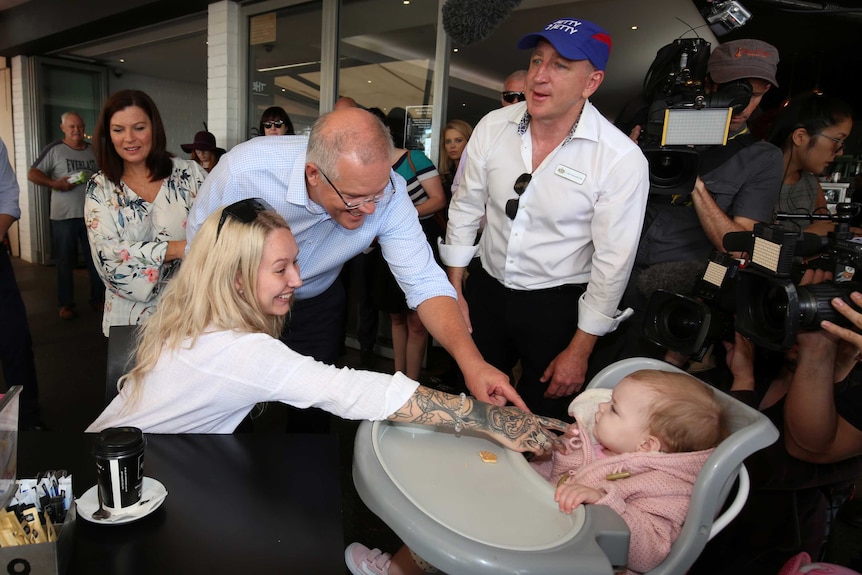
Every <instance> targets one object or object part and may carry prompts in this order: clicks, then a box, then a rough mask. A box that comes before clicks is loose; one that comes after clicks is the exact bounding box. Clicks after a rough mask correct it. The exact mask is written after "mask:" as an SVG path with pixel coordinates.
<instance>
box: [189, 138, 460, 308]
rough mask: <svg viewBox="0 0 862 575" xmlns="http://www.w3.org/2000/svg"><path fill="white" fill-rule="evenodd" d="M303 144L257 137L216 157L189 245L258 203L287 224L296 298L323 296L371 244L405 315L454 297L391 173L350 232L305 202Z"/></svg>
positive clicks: (198, 202)
mask: <svg viewBox="0 0 862 575" xmlns="http://www.w3.org/2000/svg"><path fill="white" fill-rule="evenodd" d="M307 143H308V138H306V137H305V136H262V137H257V138H252V139H251V140H249V141H247V142H243V143H242V144H239V145H238V146H235V147H234V148H233V149H231V151H230V152H229V153H227V154H225V155H224V156H222V158H221V159H220V160H219V163H218V164H217V165H216V167H215V168H214V169H213V171H212V172H211V173H210V174H209V176H207V178H206V180H205V181H204V184H203V187H202V188H201V190H200V192H199V193H198V196H197V198H196V200H195V203H194V206H192V210H191V212H190V213H189V219H188V228H187V230H186V238H187V240H188V242H189V245H191V242H192V240H193V239H194V236H195V232H196V231H197V229H198V228H199V227H200V226H201V224H202V223H203V221H204V220H205V219H206V218H207V216H209V215H210V214H211V213H213V212H215V211H216V210H219V209H220V208H222V207H224V206H227V205H230V204H232V203H234V202H236V201H239V200H243V199H246V198H263V199H264V200H266V201H267V202H269V203H270V205H272V207H273V208H275V209H276V211H278V213H280V214H281V215H282V216H283V217H284V219H285V220H287V223H288V224H289V225H290V229H291V230H292V231H293V235H294V236H295V237H296V242H297V244H298V245H299V274H300V276H301V277H302V282H303V283H302V287H301V288H299V289H298V290H296V298H297V299H298V300H303V299H308V298H312V297H314V296H316V295H319V294H321V293H323V292H324V291H325V290H326V289H327V288H328V287H329V286H331V285H332V283H333V282H334V281H335V279H336V278H337V277H338V273H339V272H340V271H341V267H342V266H343V265H344V263H345V262H347V261H348V260H350V259H351V258H353V257H354V256H355V255H357V254H359V253H361V252H362V251H363V250H365V249H366V248H367V247H368V246H370V245H371V242H373V241H374V238H378V241H379V242H380V246H381V248H382V249H383V257H384V258H385V259H386V261H387V262H388V263H389V267H390V268H391V269H392V273H393V275H394V276H395V279H396V280H397V281H398V285H400V286H401V289H402V290H403V291H404V293H405V294H406V295H407V305H409V306H410V307H411V308H412V309H415V308H416V307H417V306H418V305H419V304H420V303H422V302H423V301H425V300H427V299H430V298H432V297H435V296H441V295H442V296H450V297H453V298H454V297H455V290H454V289H453V288H452V285H451V284H450V283H449V281H448V279H447V278H446V274H445V273H443V270H442V269H440V266H438V265H437V263H436V262H435V261H434V256H433V254H432V252H431V246H429V245H428V241H427V240H426V238H425V234H424V233H423V231H422V227H421V226H420V225H419V218H418V216H417V214H416V208H414V207H413V204H412V203H411V201H410V198H409V197H408V196H407V192H406V189H405V185H404V179H403V178H402V177H401V176H398V175H397V174H395V172H392V174H391V176H392V181H393V182H395V186H396V189H395V192H394V194H393V193H392V189H391V187H389V188H387V193H388V195H387V197H386V198H385V199H384V200H383V201H381V202H380V203H379V204H377V208H376V209H375V210H374V213H373V214H370V215H367V216H365V221H364V222H363V223H362V225H361V226H360V227H359V228H358V229H356V230H348V229H345V228H343V227H342V226H341V225H339V224H338V223H337V222H335V221H334V220H333V219H332V218H331V217H330V216H329V214H328V213H327V212H326V211H325V210H324V209H323V207H322V206H320V205H318V204H317V203H315V202H313V201H312V200H311V199H310V198H309V197H308V192H307V190H306V188H305V149H306V145H307Z"/></svg>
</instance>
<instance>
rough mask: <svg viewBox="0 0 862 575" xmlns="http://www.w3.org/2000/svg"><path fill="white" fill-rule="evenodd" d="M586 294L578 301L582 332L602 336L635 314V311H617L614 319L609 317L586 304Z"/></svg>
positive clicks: (628, 309)
mask: <svg viewBox="0 0 862 575" xmlns="http://www.w3.org/2000/svg"><path fill="white" fill-rule="evenodd" d="M586 295H587V294H586V293H584V294H582V295H581V297H580V298H579V299H578V327H579V328H580V329H581V331H585V332H587V333H590V334H593V335H598V336H602V335H605V334H608V333H610V332H612V331H614V330H615V329H617V328H618V327H619V326H620V324H621V323H622V322H624V321H625V320H627V319H628V318H630V317H631V316H632V314H634V310H633V309H631V308H626V309H625V310H622V311H620V310H616V312H615V313H614V316H613V317H608V316H607V315H605V314H603V313H602V312H600V311H598V310H597V309H595V308H593V307H591V306H590V304H588V303H587V302H586V299H585V298H586Z"/></svg>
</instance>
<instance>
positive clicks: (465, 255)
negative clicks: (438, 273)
mask: <svg viewBox="0 0 862 575" xmlns="http://www.w3.org/2000/svg"><path fill="white" fill-rule="evenodd" d="M437 247H439V248H440V259H441V260H442V261H443V265H446V266H449V267H453V268H466V267H467V266H468V265H470V262H471V261H473V258H474V257H476V253H477V252H478V251H479V246H450V245H446V244H444V243H443V238H437Z"/></svg>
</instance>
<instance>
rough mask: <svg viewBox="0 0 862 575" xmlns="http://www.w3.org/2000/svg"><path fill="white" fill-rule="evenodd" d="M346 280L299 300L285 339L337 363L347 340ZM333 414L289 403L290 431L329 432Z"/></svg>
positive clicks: (296, 348)
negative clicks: (345, 331)
mask: <svg viewBox="0 0 862 575" xmlns="http://www.w3.org/2000/svg"><path fill="white" fill-rule="evenodd" d="M345 305H346V296H345V292H344V283H343V282H341V281H338V280H337V279H336V281H335V282H333V283H332V285H331V286H329V288H327V289H326V290H325V291H324V292H323V293H321V294H320V295H318V296H315V297H313V298H309V299H305V300H300V301H295V302H294V303H293V306H292V308H291V311H290V315H289V316H288V318H287V322H286V323H285V326H284V330H283V331H282V333H281V338H280V339H281V341H282V342H284V343H285V345H287V346H288V347H289V348H291V349H292V350H294V351H295V352H297V353H301V354H303V355H308V356H311V357H313V358H314V359H316V360H317V361H322V362H324V363H329V364H334V363H335V362H336V361H337V360H338V356H339V354H340V353H341V346H342V344H343V343H344V313H345ZM331 417H332V416H331V414H329V413H328V412H326V411H323V410H321V409H317V408H316V407H311V408H308V409H297V408H294V407H290V406H288V421H287V431H289V432H293V433H327V432H329V429H330V420H331Z"/></svg>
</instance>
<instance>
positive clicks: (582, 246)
mask: <svg viewBox="0 0 862 575" xmlns="http://www.w3.org/2000/svg"><path fill="white" fill-rule="evenodd" d="M466 151H467V155H468V158H469V159H468V160H467V164H466V166H465V168H464V179H463V181H462V182H461V185H460V186H459V188H458V190H457V192H456V193H455V194H454V195H453V197H452V202H451V204H450V206H449V224H448V226H447V232H446V242H445V245H441V246H440V256H441V259H442V260H443V263H444V264H446V265H448V266H453V267H466V266H467V264H468V263H469V262H470V260H471V259H472V258H473V256H474V255H475V253H476V248H475V247H474V245H473V244H474V241H475V238H476V231H477V230H478V228H479V222H480V220H481V218H482V216H483V215H486V216H487V225H486V226H485V231H484V233H483V234H482V239H481V240H480V242H479V247H478V251H479V255H480V257H481V260H482V266H483V267H484V268H485V270H486V271H487V272H488V273H489V274H490V275H491V276H492V277H494V278H496V279H497V280H498V281H499V282H500V283H501V284H503V285H504V286H505V287H507V288H510V289H516V290H535V289H544V288H551V287H557V286H560V285H565V284H587V290H586V292H585V293H584V295H583V296H582V297H581V299H580V301H579V304H578V327H580V328H581V329H582V330H583V331H586V332H587V333H591V334H594V335H604V334H605V333H607V332H609V331H612V330H613V329H615V328H616V325H617V323H618V318H617V316H618V313H617V305H618V304H619V301H620V298H621V297H622V294H623V292H624V291H625V287H626V284H627V282H628V278H629V274H630V273H631V269H632V265H633V264H634V258H635V254H636V251H637V245H638V239H639V238H640V233H641V227H642V225H643V219H644V211H645V209H646V200H647V195H648V192H649V172H648V167H647V161H646V158H645V157H644V155H643V153H642V152H641V151H640V149H639V148H638V147H637V145H636V144H635V143H634V142H632V141H631V139H629V138H628V137H627V136H626V135H625V134H623V133H622V132H620V131H619V130H618V129H617V128H615V127H614V126H613V125H612V124H611V123H610V122H608V121H607V120H606V119H605V118H604V117H603V116H602V115H601V114H600V113H599V112H598V111H597V110H596V109H595V108H594V107H593V106H592V104H591V103H590V102H589V101H587V102H585V104H584V109H583V112H582V113H581V117H580V120H579V122H578V124H577V127H576V128H575V130H574V131H573V132H572V133H571V134H570V135H569V137H568V138H566V139H565V140H564V141H563V142H562V143H561V144H560V145H558V146H557V147H556V148H555V149H554V150H553V151H552V152H551V153H550V154H548V156H547V157H546V158H545V160H544V161H543V162H542V163H541V165H539V167H537V168H536V170H535V171H533V170H532V156H533V145H532V140H531V134H530V124H529V114H527V108H526V103H520V104H515V105H512V106H507V107H505V108H501V109H499V110H495V111H493V112H490V113H489V114H488V115H486V116H485V117H484V118H482V120H481V121H480V122H479V124H478V125H477V126H476V129H475V130H474V131H473V135H472V137H471V138H470V142H469V143H468V144H467V150H466ZM522 173H532V176H533V177H532V180H531V181H530V184H529V186H528V187H527V189H526V191H525V192H524V193H523V195H522V196H521V197H520V205H519V209H518V212H517V216H516V217H515V219H514V220H510V219H509V217H508V216H507V215H506V212H505V208H506V202H508V201H509V200H510V199H514V198H517V197H518V196H517V194H516V193H515V191H514V189H513V186H514V184H515V180H517V179H518V176H520V175H521V174H522Z"/></svg>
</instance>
